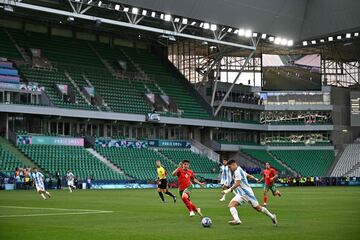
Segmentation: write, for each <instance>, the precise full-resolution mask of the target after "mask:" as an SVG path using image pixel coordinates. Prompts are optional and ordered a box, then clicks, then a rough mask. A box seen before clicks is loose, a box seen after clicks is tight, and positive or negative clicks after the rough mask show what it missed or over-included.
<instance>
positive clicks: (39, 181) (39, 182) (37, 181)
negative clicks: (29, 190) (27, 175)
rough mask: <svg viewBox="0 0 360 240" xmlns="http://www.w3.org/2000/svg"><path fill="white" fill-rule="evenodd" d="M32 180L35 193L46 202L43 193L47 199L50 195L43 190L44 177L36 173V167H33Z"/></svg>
mask: <svg viewBox="0 0 360 240" xmlns="http://www.w3.org/2000/svg"><path fill="white" fill-rule="evenodd" d="M31 176H32V179H33V184H34V185H35V187H36V191H37V192H38V193H39V194H40V196H41V197H42V198H43V199H44V200H46V197H45V195H44V193H45V194H46V195H47V196H48V198H50V197H51V194H50V193H49V192H48V191H46V190H45V184H44V179H45V177H44V175H43V174H42V173H41V172H39V171H38V169H37V167H33V173H32V175H31Z"/></svg>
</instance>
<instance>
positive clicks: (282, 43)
mask: <svg viewBox="0 0 360 240" xmlns="http://www.w3.org/2000/svg"><path fill="white" fill-rule="evenodd" d="M280 44H281V45H283V46H285V45H286V44H287V39H286V38H282V39H281V42H280Z"/></svg>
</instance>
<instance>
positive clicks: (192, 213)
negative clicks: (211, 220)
mask: <svg viewBox="0 0 360 240" xmlns="http://www.w3.org/2000/svg"><path fill="white" fill-rule="evenodd" d="M181 199H182V200H183V202H184V203H185V205H186V207H187V209H188V210H189V212H190V217H192V216H195V213H197V214H198V215H199V216H200V217H202V214H201V210H200V208H197V207H196V206H195V204H194V203H192V202H191V201H190V191H189V190H187V189H186V190H185V191H184V192H183V193H182V196H181Z"/></svg>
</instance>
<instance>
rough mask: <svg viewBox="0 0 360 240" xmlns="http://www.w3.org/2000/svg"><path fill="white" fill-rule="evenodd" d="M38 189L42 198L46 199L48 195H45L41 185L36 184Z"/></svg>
mask: <svg viewBox="0 0 360 240" xmlns="http://www.w3.org/2000/svg"><path fill="white" fill-rule="evenodd" d="M36 191H37V192H38V193H39V194H40V196H41V197H42V199H44V200H46V197H45V195H44V191H43V189H42V188H41V187H38V186H36Z"/></svg>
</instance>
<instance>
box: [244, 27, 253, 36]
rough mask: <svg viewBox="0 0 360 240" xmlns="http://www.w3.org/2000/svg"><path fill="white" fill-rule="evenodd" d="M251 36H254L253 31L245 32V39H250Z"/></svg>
mask: <svg viewBox="0 0 360 240" xmlns="http://www.w3.org/2000/svg"><path fill="white" fill-rule="evenodd" d="M251 34H252V31H251V30H249V29H248V30H246V31H245V37H247V38H249V37H251Z"/></svg>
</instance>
